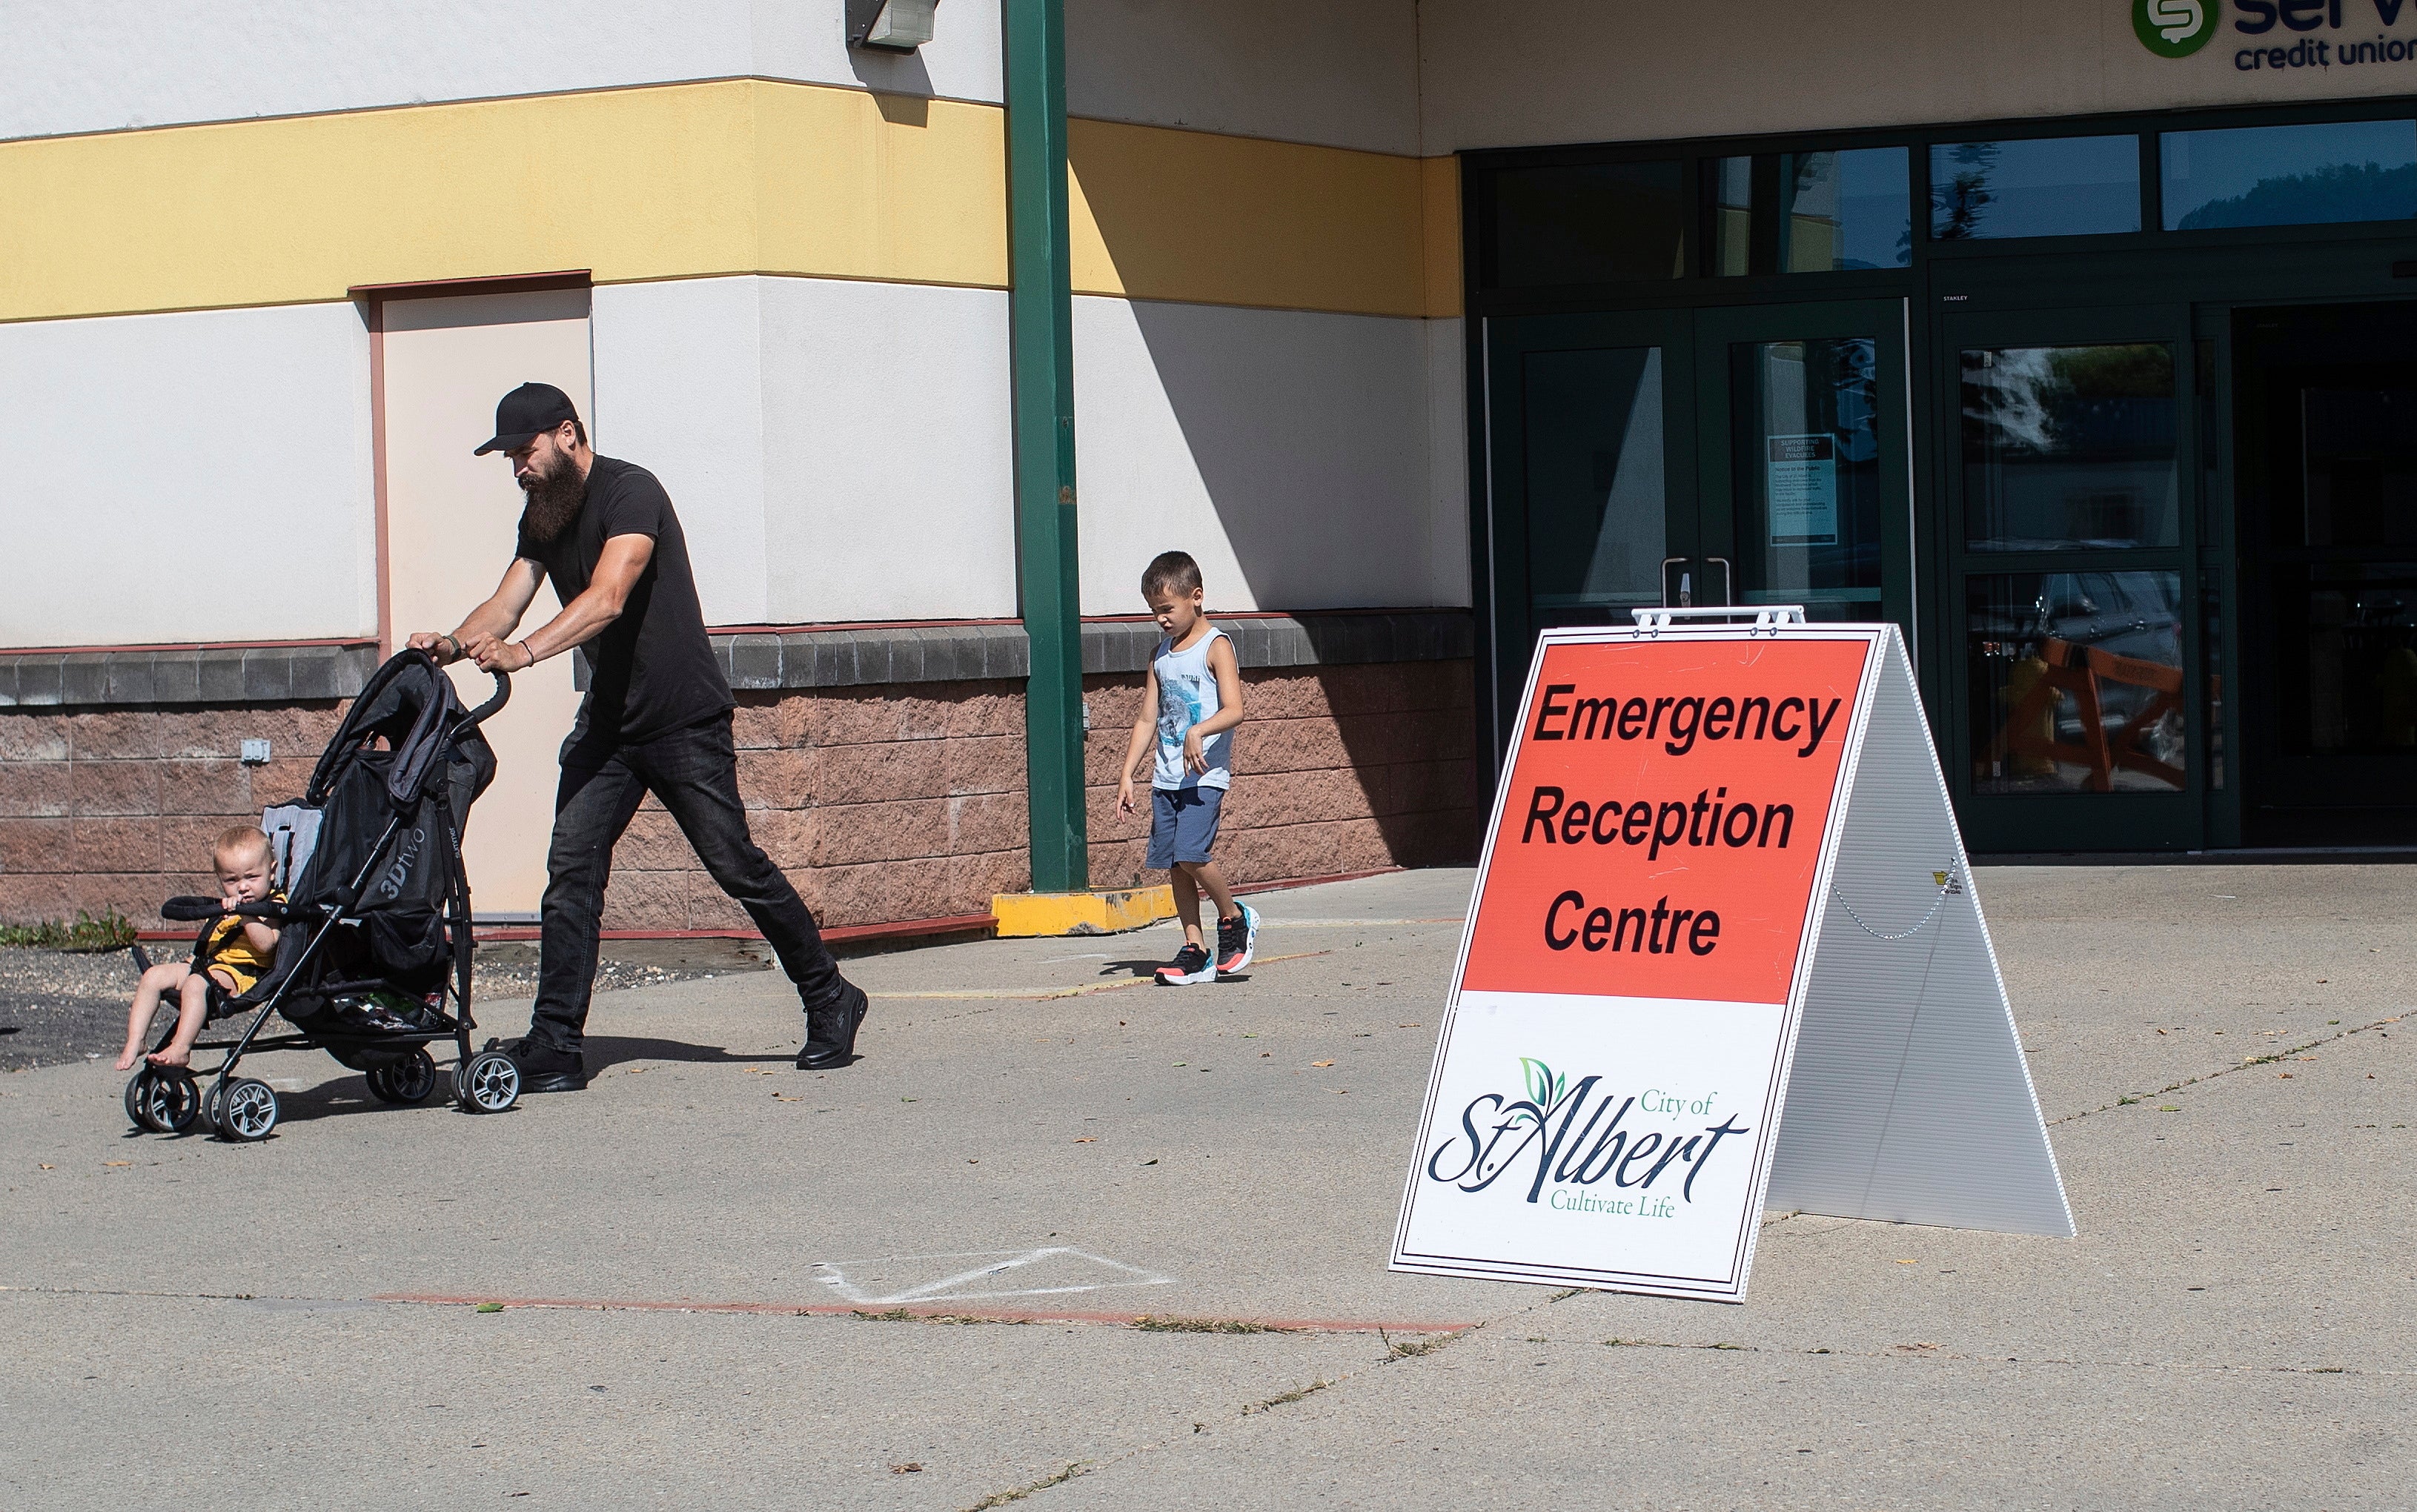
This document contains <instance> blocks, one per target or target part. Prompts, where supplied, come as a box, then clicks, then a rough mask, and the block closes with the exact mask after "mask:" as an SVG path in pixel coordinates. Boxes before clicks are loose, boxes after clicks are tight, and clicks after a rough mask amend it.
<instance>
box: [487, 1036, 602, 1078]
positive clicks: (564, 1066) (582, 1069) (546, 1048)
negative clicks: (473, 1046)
mask: <svg viewBox="0 0 2417 1512" xmlns="http://www.w3.org/2000/svg"><path fill="white" fill-rule="evenodd" d="M487 1048H488V1049H491V1050H501V1051H503V1052H504V1053H505V1054H506V1055H509V1056H510V1057H511V1058H512V1064H514V1065H516V1066H518V1067H520V1068H521V1091H523V1092H581V1091H584V1090H585V1088H586V1086H587V1058H586V1057H585V1056H584V1055H582V1054H581V1053H580V1052H578V1051H577V1050H557V1049H555V1047H554V1046H551V1045H547V1044H544V1043H542V1042H541V1041H539V1040H537V1039H534V1038H526V1037H524V1038H522V1039H517V1040H489V1041H488V1042H487Z"/></svg>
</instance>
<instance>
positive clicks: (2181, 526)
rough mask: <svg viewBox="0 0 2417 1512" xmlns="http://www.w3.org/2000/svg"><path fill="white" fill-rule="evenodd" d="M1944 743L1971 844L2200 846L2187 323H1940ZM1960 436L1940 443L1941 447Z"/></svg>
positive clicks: (2063, 318) (2157, 315)
mask: <svg viewBox="0 0 2417 1512" xmlns="http://www.w3.org/2000/svg"><path fill="white" fill-rule="evenodd" d="M1941 333H1942V338H1943V339H1942V341H1941V350H1940V351H1939V353H1938V374H1939V380H1940V383H1941V386H1942V388H1945V389H1947V390H1948V391H1946V392H1944V393H1942V394H1941V395H1939V401H1940V403H1941V405H1942V409H1941V413H1943V414H1947V415H1954V416H1957V417H1959V420H1958V424H1957V428H1956V430H1955V432H1954V433H1953V441H1952V446H1950V447H1946V448H1943V449H1942V450H1944V451H1947V452H1948V454H1947V455H1944V456H1942V457H1941V458H1940V459H1939V461H1940V464H1941V471H1942V472H1944V473H1945V474H1946V475H1947V477H1946V481H1947V482H1948V490H1949V493H1950V496H1951V505H1950V511H1949V513H1950V519H1949V521H1948V529H1949V534H1950V542H1949V546H1950V551H1949V563H1950V568H1951V571H1950V574H1949V580H1948V583H1947V585H1946V588H1947V591H1946V592H1945V593H1944V594H1943V595H1942V596H1941V600H1940V603H1939V609H1940V618H1941V619H1942V620H1943V621H1944V623H1943V624H1942V626H1941V628H1942V629H1943V630H1945V631H1946V632H1947V633H1948V634H1949V635H1950V637H1951V639H1950V642H1949V644H1950V645H1952V646H1957V647H1959V648H1960V652H1961V654H1960V655H1954V656H1951V658H1950V662H1951V669H1950V675H1949V691H1948V701H1949V710H1950V713H1949V718H1948V721H1947V723H1948V725H1949V729H1948V734H1949V740H1948V741H1947V746H1946V751H1945V753H1944V754H1945V755H1946V757H1947V765H1948V768H1949V773H1950V781H1951V783H1952V784H1953V786H1954V787H1956V788H1957V789H1958V792H1957V797H1958V799H1959V800H1960V803H1959V806H1960V808H1961V809H1962V811H1963V816H1964V821H1965V833H1966V836H1967V838H1968V840H1969V843H1970V844H1971V846H1972V848H1974V849H1976V850H1997V851H2009V850H2013V851H2021V850H2066V849H2098V850H2104V849H2114V848H2139V849H2181V848H2190V847H2195V846H2197V845H2198V844H2200V843H2201V835H2202V832H2203V817H2204V815H2203V806H2202V799H2201V794H2200V788H2201V787H2202V780H2201V777H2200V772H2201V770H2202V769H2203V768H2204V766H2205V764H2206V763H2205V755H2206V751H2207V743H2206V730H2205V724H2206V721H2205V718H2204V714H2203V710H2202V708H2201V705H2202V703H2203V700H2202V699H2201V698H2200V697H2199V696H2198V687H2197V682H2196V680H2195V679H2196V673H2197V666H2198V663H2199V648H2198V645H2197V641H2198V634H2199V626H2198V624H2197V616H2195V615H2193V614H2191V613H2189V612H2187V606H2188V605H2190V604H2192V603H2196V602H2197V592H2198V585H2197V572H2196V570H2195V568H2194V566H2193V562H2194V559H2195V551H2196V547H2197V536H2198V526H2197V511H2196V510H2195V509H2194V508H2193V507H2192V505H2193V500H2194V499H2195V497H2196V495H2197V481H2198V480H2197V468H2196V467H2195V466H2190V458H2191V457H2192V456H2193V455H2194V454H2195V447H2194V435H2193V430H2194V427H2193V425H2192V417H2193V415H2194V413H2195V411H2194V407H2193V392H2194V388H2195V383H2196V374H2195V371H2194V364H2193V363H2192V362H2191V361H2190V360H2188V358H2189V354H2190V353H2191V352H2192V350H2193V349H2192V347H2191V345H2190V325H2189V313H2188V311H2187V310H2185V309H2181V308H2159V307H2151V308H2147V309H2140V308H2134V309H2130V310H2124V311H2121V312H2101V311H2089V312H2046V311H2035V312H2026V313H1991V314H1985V315H1982V314H1976V315H1971V316H1965V317H1953V316H1951V317H1949V318H1948V319H1946V320H1944V321H1942V322H1941ZM1944 439H1946V438H1944V437H1942V440H1944Z"/></svg>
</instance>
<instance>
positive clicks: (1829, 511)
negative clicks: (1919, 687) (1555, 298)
mask: <svg viewBox="0 0 2417 1512" xmlns="http://www.w3.org/2000/svg"><path fill="white" fill-rule="evenodd" d="M1695 345H1696V373H1697V374H1698V380H1697V381H1698V383H1699V385H1700V389H1701V397H1700V400H1699V403H1698V408H1699V410H1700V413H1701V414H1702V416H1703V423H1702V425H1701V426H1700V427H1699V431H1700V439H1699V444H1700V446H1701V448H1702V469H1703V489H1702V493H1701V497H1702V511H1701V520H1700V524H1699V527H1698V539H1699V540H1701V541H1702V542H1703V543H1704V544H1703V553H1704V558H1705V560H1704V568H1705V577H1706V580H1707V581H1713V582H1717V583H1718V584H1719V586H1720V587H1721V588H1722V589H1723V590H1724V595H1725V602H1727V603H1739V604H1765V603H1799V604H1802V605H1803V606H1804V609H1805V613H1806V615H1807V616H1808V617H1809V618H1811V619H1829V620H1849V619H1852V620H1866V621H1868V620H1874V619H1893V620H1895V621H1897V623H1898V624H1900V625H1901V626H1904V627H1906V628H1907V629H1908V631H1910V630H1911V628H1912V620H1913V573H1912V572H1911V568H1910V564H1911V561H1912V556H1913V552H1912V526H1913V515H1912V511H1911V509H1910V507H1909V502H1910V498H1911V495H1910V492H1909V490H1908V473H1909V471H1910V464H1909V460H1908V459H1909V452H1908V447H1907V444H1906V415H1907V405H1906V390H1905V382H1906V378H1905V374H1906V359H1905V306H1904V304H1903V303H1902V302H1901V301H1899V300H1895V299H1885V300H1853V301H1846V300H1841V301H1833V302H1828V303H1821V304H1801V305H1779V306H1771V305H1758V306H1753V307H1749V308H1744V309H1732V310H1707V311H1702V312H1699V313H1697V314H1696V317H1695Z"/></svg>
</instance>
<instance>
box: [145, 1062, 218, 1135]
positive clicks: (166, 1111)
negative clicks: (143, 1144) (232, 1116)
mask: <svg viewBox="0 0 2417 1512" xmlns="http://www.w3.org/2000/svg"><path fill="white" fill-rule="evenodd" d="M201 1103H202V1090H201V1087H200V1086H199V1085H198V1084H197V1083H195V1081H194V1080H193V1077H192V1073H191V1072H189V1071H161V1070H160V1069H159V1068H158V1067H156V1066H144V1068H143V1069H142V1070H141V1071H139V1072H137V1073H135V1076H134V1079H133V1080H132V1081H129V1082H128V1083H127V1084H126V1111H127V1113H128V1114H129V1116H131V1117H132V1118H133V1120H134V1122H135V1123H138V1124H141V1125H142V1126H143V1127H144V1128H146V1129H149V1130H150V1131H151V1132H152V1133H154V1134H182V1133H184V1132H185V1131H186V1130H187V1129H190V1128H191V1127H192V1126H193V1119H194V1116H195V1115H196V1114H197V1113H199V1112H200V1110H201Z"/></svg>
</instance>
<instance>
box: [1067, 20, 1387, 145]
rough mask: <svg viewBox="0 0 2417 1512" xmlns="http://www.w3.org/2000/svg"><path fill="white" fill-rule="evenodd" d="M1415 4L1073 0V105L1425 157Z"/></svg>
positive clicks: (1158, 121) (1125, 117)
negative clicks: (1423, 152)
mask: <svg viewBox="0 0 2417 1512" xmlns="http://www.w3.org/2000/svg"><path fill="white" fill-rule="evenodd" d="M1418 12H1419V8H1418V6H1417V5H1416V4H1414V3H1413V0H1325V3H1324V4H1320V5H1300V4H1297V3H1294V0H1221V3H1219V4H1216V5H1183V4H1169V3H1167V0H1066V108H1067V110H1068V111H1069V112H1070V113H1072V115H1080V116H1088V117H1092V118H1095V119H1100V120H1110V121H1132V122H1137V123H1141V124H1145V125H1151V126H1178V127H1184V128H1187V129H1189V130H1195V131H1212V132H1217V133H1220V134H1223V135H1229V136H1244V137H1264V138H1268V139H1270V140H1274V141H1279V142H1303V143H1315V144H1319V145H1326V146H1335V147H1357V148H1360V149H1361V150H1363V151H1367V152H1382V153H1391V154H1396V155H1399V156H1403V157H1417V156H1419V155H1420V152H1421V147H1420V143H1419V110H1418V98H1419V74H1418V67H1419V65H1418Z"/></svg>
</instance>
